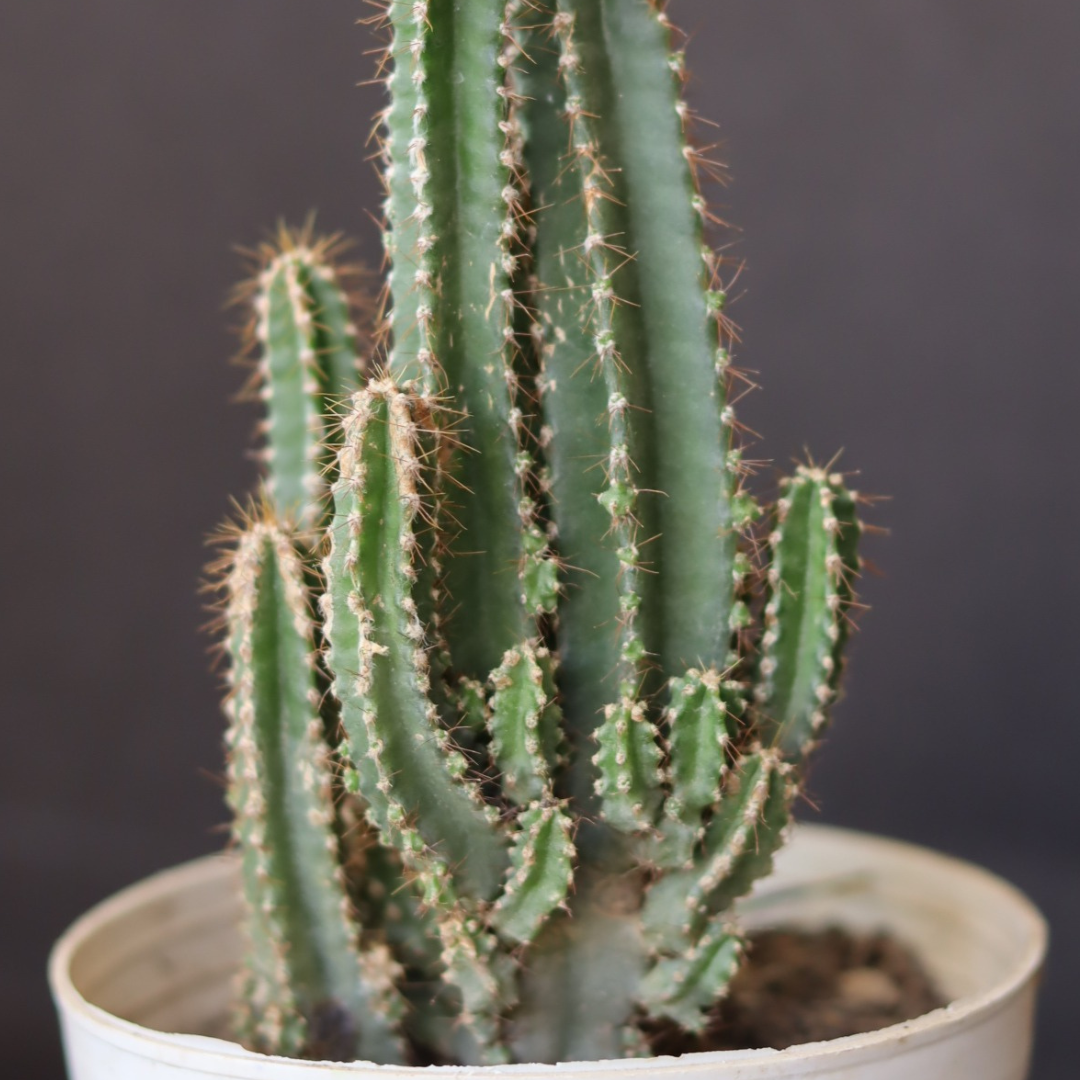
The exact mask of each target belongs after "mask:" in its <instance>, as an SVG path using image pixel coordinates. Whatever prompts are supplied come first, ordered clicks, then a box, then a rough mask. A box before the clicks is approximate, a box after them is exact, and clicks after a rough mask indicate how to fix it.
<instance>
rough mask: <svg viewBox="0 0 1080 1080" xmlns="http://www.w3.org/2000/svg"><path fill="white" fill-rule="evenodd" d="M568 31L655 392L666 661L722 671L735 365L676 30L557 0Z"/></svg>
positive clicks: (634, 1)
mask: <svg viewBox="0 0 1080 1080" xmlns="http://www.w3.org/2000/svg"><path fill="white" fill-rule="evenodd" d="M559 17H560V18H561V19H563V20H565V21H566V22H569V21H570V20H574V21H575V22H576V23H577V24H578V26H579V27H580V31H581V32H580V33H579V34H578V35H577V37H578V39H579V40H578V44H577V47H576V50H575V52H574V54H572V55H573V57H574V58H575V61H576V62H575V63H574V65H573V66H572V68H570V70H573V71H575V72H576V75H575V78H574V87H575V90H574V93H575V96H576V97H577V99H578V100H577V106H576V107H577V109H578V110H580V111H579V115H580V116H583V117H584V116H587V117H589V132H590V134H589V139H590V142H591V144H592V147H593V152H594V154H595V155H596V157H597V159H598V160H599V161H601V162H604V163H606V169H607V172H606V176H607V177H608V178H609V181H610V190H609V192H608V195H607V198H606V203H605V209H606V217H607V220H608V227H607V234H608V236H609V237H612V238H615V237H617V238H618V239H617V241H616V242H617V243H618V245H619V246H620V248H621V250H622V251H623V252H624V253H625V256H624V258H623V259H622V260H621V261H620V263H619V264H618V266H617V269H616V268H613V282H612V284H613V288H614V289H615V290H616V292H617V293H618V294H619V295H620V296H621V297H622V298H623V299H624V300H625V301H627V303H626V304H624V305H623V306H622V308H621V309H620V312H619V314H620V326H619V330H620V334H619V339H620V340H619V345H620V349H621V352H622V354H623V359H624V361H625V363H626V364H627V366H628V367H630V368H631V369H632V370H634V371H635V372H636V373H638V377H639V378H646V377H647V379H648V383H649V399H648V401H647V403H645V404H647V406H648V409H649V414H648V415H649V424H650V426H651V428H652V443H653V446H654V455H655V456H654V459H653V461H652V462H651V463H650V464H649V467H648V471H647V473H646V477H647V480H648V482H647V483H646V484H644V485H642V486H644V487H648V488H652V489H655V490H657V491H660V492H663V495H664V497H663V498H661V499H659V501H658V507H657V510H656V512H657V515H658V524H657V527H656V529H655V530H654V531H655V532H656V533H658V538H657V540H656V541H655V544H654V548H653V550H651V551H650V560H651V563H652V566H653V569H654V570H655V571H656V572H657V574H658V576H659V582H658V585H659V587H660V589H661V590H662V591H661V592H660V594H659V599H658V601H657V602H658V604H659V609H660V610H659V612H658V614H657V618H658V620H659V623H660V625H659V627H658V630H659V643H658V645H657V652H658V659H659V661H660V665H661V667H663V668H664V670H667V671H678V670H680V669H681V668H684V667H686V666H687V665H692V664H699V665H701V664H703V665H713V664H716V665H720V666H723V665H724V664H725V663H726V658H727V653H728V642H729V633H730V632H729V619H730V610H731V604H732V597H731V588H730V582H731V578H732V569H733V561H734V554H735V532H734V526H735V523H734V522H733V519H732V510H731V497H732V494H733V490H734V486H735V484H734V478H733V476H732V474H731V471H730V469H729V467H728V452H729V450H730V447H731V423H732V417H731V415H730V413H729V412H727V411H726V410H727V404H726V401H725V382H726V371H724V370H720V371H719V377H718V367H719V368H721V369H722V368H723V367H724V365H726V362H727V351H726V348H721V347H720V344H719V340H718V336H717V321H718V316H719V315H720V314H721V311H720V308H721V307H722V300H723V297H722V293H720V292H718V291H717V289H715V288H714V282H713V270H714V266H715V263H714V260H713V257H712V254H711V253H710V252H708V251H707V250H706V249H705V247H704V241H703V222H702V214H703V213H704V208H705V207H704V201H703V200H702V198H701V196H700V193H699V192H698V191H697V188H696V181H695V176H694V172H693V169H692V167H691V162H692V156H691V154H690V152H689V151H688V149H687V142H686V134H685V131H684V118H685V117H686V110H685V106H684V105H683V104H682V102H681V100H680V98H679V94H678V79H677V69H678V58H677V57H676V58H674V59H673V58H672V56H671V45H670V28H669V27H668V26H667V24H666V19H665V17H663V16H662V15H660V14H659V13H658V12H657V10H656V8H655V7H654V5H653V4H651V3H650V2H649V0H559ZM570 55H571V54H569V53H566V54H564V62H566V61H567V60H568V58H569V56H570ZM673 67H674V68H675V69H676V70H675V71H673ZM642 131H647V132H648V137H647V138H642V137H641V132H642ZM615 163H617V166H618V167H617V168H613V167H612V166H613V165H615ZM642 467H643V468H644V467H645V466H644V463H642ZM703 491H707V492H708V493H709V494H708V496H707V497H702V492H703Z"/></svg>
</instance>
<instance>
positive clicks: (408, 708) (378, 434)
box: [324, 380, 506, 899]
mask: <svg viewBox="0 0 1080 1080" xmlns="http://www.w3.org/2000/svg"><path fill="white" fill-rule="evenodd" d="M425 416H426V406H425V404H424V402H423V400H422V399H420V398H418V397H416V396H415V395H411V394H408V393H406V392H402V391H399V390H398V389H397V388H396V387H395V386H394V385H393V384H392V383H389V382H388V381H386V380H376V381H373V382H372V383H371V384H369V385H368V386H367V387H366V388H365V389H363V390H361V391H359V392H358V393H357V394H356V395H355V397H354V399H353V409H352V411H351V412H350V414H349V415H348V416H347V417H346V419H345V425H344V444H343V446H342V449H341V453H340V455H339V470H340V475H339V478H338V481H337V483H336V484H335V486H334V518H333V521H332V523H331V526H330V534H331V538H332V541H331V549H330V553H329V555H328V557H327V560H326V562H325V564H324V569H325V574H326V580H327V593H326V596H325V598H324V616H325V618H326V621H327V623H328V629H327V637H328V639H329V641H330V650H329V656H328V660H329V666H330V668H331V671H332V673H333V675H334V692H335V694H336V695H337V697H338V699H339V701H340V702H341V707H342V708H341V719H342V725H343V727H344V730H345V733H346V736H347V743H348V746H347V749H348V755H349V758H350V760H351V761H352V762H353V764H354V765H355V767H356V769H357V773H356V777H357V783H358V784H359V788H360V793H361V794H362V795H363V797H364V798H365V800H366V801H367V803H368V805H369V807H370V808H371V811H372V813H373V816H374V818H375V824H376V826H377V827H378V828H380V830H381V831H383V832H384V833H385V834H388V835H390V836H391V837H394V838H395V843H396V846H399V847H400V849H401V850H402V851H403V855H404V856H405V857H406V860H407V861H408V859H409V858H410V857H412V856H414V855H415V854H416V849H417V840H416V837H414V836H413V835H412V833H413V831H414V829H415V830H416V831H418V833H419V837H420V838H421V843H420V845H419V846H420V847H421V848H423V847H425V846H430V848H431V849H432V852H433V857H434V858H435V860H437V861H442V862H443V863H445V864H446V865H447V866H449V868H450V873H451V875H452V877H453V879H454V881H455V882H456V884H457V887H458V888H459V889H460V890H461V892H462V893H463V894H464V895H465V896H470V897H474V898H476V899H486V898H490V897H492V896H493V895H494V894H495V893H496V892H497V891H498V888H499V884H500V882H501V880H502V877H503V873H504V870H505V867H506V851H505V845H504V842H503V840H502V838H501V836H500V835H499V834H498V833H497V832H495V831H494V830H493V829H492V828H491V822H490V815H489V814H488V813H487V812H486V811H485V809H484V807H483V803H482V800H481V799H480V797H479V794H478V793H477V792H476V791H474V790H472V785H471V784H470V782H469V781H468V780H467V779H466V778H465V775H464V774H465V762H464V760H463V759H462V758H461V757H460V755H458V754H457V752H456V751H455V750H453V748H451V747H450V745H449V743H448V740H447V738H446V735H445V733H444V732H443V731H442V729H441V727H440V725H439V723H438V720H437V717H436V716H435V711H434V707H433V705H432V704H431V701H430V699H429V697H428V693H427V691H428V671H427V657H426V654H425V652H424V635H423V629H422V627H421V626H420V624H419V622H418V621H417V618H416V602H415V600H414V598H413V595H412V590H413V584H414V581H415V578H416V574H417V570H416V566H415V564H414V558H415V554H416V536H415V531H414V520H415V519H416V518H417V517H418V515H420V514H422V512H423V496H422V494H421V490H422V482H423V453H424V451H423V449H422V447H421V440H422V438H423V437H424V434H425V432H424V424H425ZM426 434H428V435H433V434H434V429H433V428H431V429H430V430H429V431H428V432H427V433H426ZM430 452H432V451H429V453H430Z"/></svg>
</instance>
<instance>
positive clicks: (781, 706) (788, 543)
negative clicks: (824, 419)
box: [754, 466, 860, 760]
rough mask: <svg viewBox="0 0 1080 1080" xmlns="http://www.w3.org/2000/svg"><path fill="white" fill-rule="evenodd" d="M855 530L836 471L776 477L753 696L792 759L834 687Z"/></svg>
mask: <svg viewBox="0 0 1080 1080" xmlns="http://www.w3.org/2000/svg"><path fill="white" fill-rule="evenodd" d="M859 531H860V526H859V523H858V519H857V517H856V516H855V500H854V497H853V496H852V495H851V493H850V492H848V490H847V488H846V487H845V486H844V480H843V477H842V476H840V475H839V474H838V473H828V472H826V471H825V470H824V469H818V468H814V467H811V466H800V467H799V469H798V471H797V472H796V473H795V475H794V476H793V477H791V478H789V479H787V480H785V481H784V487H783V493H782V495H781V498H780V500H779V501H778V503H777V510H776V520H775V525H774V528H773V532H772V534H771V536H770V538H769V546H770V549H771V550H770V569H769V577H768V581H769V589H770V596H769V598H768V601H767V603H766V605H765V613H764V633H763V635H762V638H761V659H760V661H759V663H758V673H759V678H758V682H757V685H756V688H755V691H754V695H755V702H756V706H757V708H758V710H759V711H760V713H761V715H762V723H763V724H764V725H765V727H766V730H768V731H770V732H771V733H772V734H771V738H772V739H773V741H775V742H776V744H777V745H778V746H779V747H780V748H781V749H782V750H783V752H784V753H785V754H787V755H788V756H789V757H791V758H792V759H793V760H798V759H799V758H801V757H802V756H804V755H805V754H806V752H807V750H808V749H809V748H810V746H811V745H812V744H813V743H814V742H815V741H816V740H817V738H818V737H819V736H820V734H821V732H822V730H823V728H824V726H825V723H826V717H827V714H828V708H829V705H830V704H831V703H832V701H833V699H834V698H835V696H836V692H837V688H838V686H839V678H840V672H841V668H842V664H843V656H842V649H843V645H844V642H845V640H846V637H847V624H848V621H849V619H850V607H851V603H852V598H853V583H854V580H855V578H856V577H857V576H858V573H859V563H858V554H857V550H856V549H857V544H858V535H859Z"/></svg>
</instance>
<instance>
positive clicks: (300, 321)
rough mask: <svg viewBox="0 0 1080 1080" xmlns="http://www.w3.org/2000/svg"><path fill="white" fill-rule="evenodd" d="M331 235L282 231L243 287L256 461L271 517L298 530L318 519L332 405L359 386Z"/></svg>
mask: <svg viewBox="0 0 1080 1080" xmlns="http://www.w3.org/2000/svg"><path fill="white" fill-rule="evenodd" d="M341 249H342V245H341V243H340V241H339V240H338V239H337V238H336V237H328V238H324V239H321V240H316V239H315V238H314V237H313V235H312V230H311V227H310V225H309V226H307V227H305V228H304V229H302V230H300V231H298V232H293V231H290V230H289V229H286V228H285V227H284V226H283V227H282V228H281V229H280V230H279V232H278V236H277V239H276V241H275V242H274V243H273V244H267V245H264V247H263V248H262V249H261V250H260V252H259V259H260V263H261V269H260V270H259V273H258V274H257V276H256V278H255V281H254V282H253V283H251V284H250V285H249V286H247V287H246V289H245V290H244V291H245V293H246V294H247V295H249V296H250V299H251V304H252V307H253V311H254V320H253V322H252V326H251V338H252V346H253V347H254V349H255V350H256V351H257V352H258V360H257V369H256V380H255V389H256V390H257V393H258V395H259V396H260V397H262V398H263V400H264V401H265V403H266V420H265V421H264V423H263V425H262V427H263V430H264V431H265V433H266V448H265V450H264V451H263V457H264V458H265V460H266V463H267V489H268V491H269V492H270V495H271V497H272V499H273V502H274V506H275V507H276V509H277V512H278V514H279V515H280V516H281V517H282V518H283V519H287V520H291V521H295V522H297V523H298V525H299V526H300V527H301V528H302V529H305V530H311V529H313V528H315V527H316V526H318V525H320V524H321V523H322V520H323V516H324V514H325V499H326V480H325V474H326V469H327V466H328V464H329V461H330V455H329V452H328V450H327V445H328V442H329V435H330V427H331V424H332V421H331V417H332V415H333V411H334V408H335V406H336V405H337V404H338V403H340V402H341V401H343V400H344V399H345V398H346V397H348V395H349V394H351V393H353V391H355V390H356V388H357V386H358V384H359V380H360V362H359V355H358V349H359V340H358V335H359V332H358V330H357V327H356V326H355V325H354V323H353V321H352V314H351V307H350V301H349V298H348V295H347V293H346V291H345V289H344V288H343V286H342V279H341V270H340V268H339V266H338V265H337V263H338V256H339V254H340V251H341Z"/></svg>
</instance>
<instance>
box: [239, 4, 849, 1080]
mask: <svg viewBox="0 0 1080 1080" xmlns="http://www.w3.org/2000/svg"><path fill="white" fill-rule="evenodd" d="M384 22H385V26H386V28H387V31H388V34H389V37H390V44H389V47H388V51H387V55H386V59H385V69H384V70H385V81H386V87H387V90H388V94H389V104H388V106H387V108H386V110H385V111H384V112H383V114H382V115H381V118H380V120H381V132H382V158H383V164H384V177H385V183H386V236H385V242H386V250H387V254H388V257H389V266H390V268H389V275H388V282H387V290H386V303H385V305H384V316H385V318H384V324H385V325H384V327H383V332H382V335H381V339H380V340H381V341H382V342H383V350H382V352H380V353H379V354H377V355H376V356H374V357H372V358H369V359H370V364H369V372H368V376H367V378H366V379H364V380H363V381H362V382H358V380H357V378H356V375H355V371H356V348H357V346H356V331H355V330H354V329H353V328H352V325H351V323H350V320H349V317H348V306H347V303H346V300H345V297H344V295H343V294H342V293H341V292H340V291H339V290H338V288H337V286H336V281H337V279H336V277H335V274H334V269H333V260H332V255H333V251H332V250H331V249H330V248H329V247H328V246H327V245H326V244H318V243H314V242H312V240H311V239H310V237H307V236H305V237H303V238H302V239H298V238H296V237H294V236H292V235H291V234H287V233H285V234H283V235H282V236H281V237H280V238H279V243H278V244H276V245H274V246H273V247H272V248H270V249H268V250H266V251H265V252H264V257H263V265H262V269H261V271H260V273H259V276H258V278H257V281H256V284H255V287H254V300H253V306H254V312H255V329H256V336H257V339H258V341H259V343H260V348H261V356H262V361H261V386H262V395H263V397H264V398H265V400H266V404H267V410H268V417H267V425H266V427H267V433H268V453H267V454H266V455H265V456H266V460H267V477H266V490H267V492H268V495H267V497H266V499H265V500H264V501H265V504H266V505H265V506H264V507H263V508H261V509H260V510H259V512H258V513H257V514H254V515H252V516H250V517H249V519H248V520H246V521H245V523H244V524H243V525H242V526H241V527H240V528H239V529H237V530H236V531H235V532H234V533H233V534H232V539H231V541H230V555H229V556H228V559H227V563H226V576H225V590H226V594H227V602H226V614H227V619H226V621H227V625H228V634H227V639H226V645H227V647H228V650H229V653H230V656H231V658H232V661H231V673H230V679H231V686H232V690H231V697H230V705H229V708H230V715H231V716H232V720H233V724H232V728H231V730H230V736H229V747H230V755H231V758H230V761H231V764H230V777H231V789H230V790H231V794H230V799H231V802H232V804H233V807H234V810H235V813H236V826H235V837H236V842H237V845H238V846H239V848H240V849H241V851H242V855H243V865H244V886H245V893H246V896H247V901H248V940H249V945H248V955H247V960H246V967H245V975H244V999H245V1010H244V1014H243V1015H244V1019H243V1022H242V1023H241V1024H240V1025H239V1028H238V1030H239V1032H240V1034H241V1036H242V1037H243V1038H244V1039H245V1040H246V1041H247V1042H248V1043H249V1044H251V1045H253V1046H256V1047H257V1048H260V1049H264V1050H269V1051H274V1052H281V1053H288V1054H309V1055H312V1054H318V1053H327V1052H328V1050H327V1046H328V1045H330V1046H331V1049H333V1051H334V1052H335V1053H336V1054H337V1055H338V1056H341V1057H351V1056H354V1057H360V1058H366V1059H370V1060H374V1061H380V1062H388V1063H400V1062H407V1061H410V1060H416V1059H417V1057H419V1058H420V1059H432V1058H434V1059H436V1060H442V1061H457V1062H460V1063H462V1064H487V1063H501V1062H508V1061H527V1060H532V1061H559V1060H572V1059H598V1058H605V1057H616V1056H621V1055H624V1054H640V1053H647V1052H648V1046H647V1042H646V1040H645V1038H644V1035H643V1033H642V1031H641V1030H640V1029H639V1027H638V1021H639V1020H640V1019H641V1018H642V1017H649V1018H653V1019H655V1018H666V1019H667V1020H670V1021H672V1022H674V1023H676V1024H678V1025H680V1026H682V1027H683V1028H685V1029H687V1030H691V1031H693V1030H697V1029H700V1028H701V1027H702V1025H703V1024H704V1023H705V1022H706V1019H707V1015H708V1011H709V1009H710V1008H711V1007H712V1006H713V1005H714V1004H715V1003H716V1002H717V1001H718V1000H719V999H720V998H721V997H722V996H723V994H724V992H725V989H726V986H727V984H728V982H729V980H730V978H731V976H732V974H733V972H734V971H735V970H736V968H737V966H738V964H739V962H740V958H741V956H742V954H743V951H744V942H743V938H742V935H741V933H740V931H739V928H738V925H737V920H736V919H735V917H734V914H733V912H732V904H733V902H734V901H735V900H736V899H738V898H739V897H740V896H742V895H744V894H745V893H747V892H748V891H749V890H750V888H751V887H752V885H753V883H754V882H755V880H757V879H758V878H759V877H761V876H762V875H764V874H767V873H768V871H769V869H770V867H771V863H772V858H773V855H774V853H775V852H776V850H777V849H778V848H779V847H780V845H781V844H782V842H783V839H784V837H785V835H786V832H787V828H788V824H789V820H790V812H791V806H792V802H793V799H794V796H795V793H796V791H797V789H798V784H799V779H800V774H801V770H802V767H803V764H804V761H805V758H806V755H807V753H808V751H809V749H810V747H811V746H812V745H813V743H814V742H816V741H817V739H818V737H819V735H820V733H821V729H822V727H823V725H824V723H825V720H826V716H827V712H828V709H829V706H830V705H831V704H832V702H833V700H834V699H835V697H836V694H837V691H838V679H839V675H840V671H841V667H842V655H841V651H842V649H843V646H844V643H845V639H846V637H847V631H848V621H849V618H850V609H851V606H852V604H853V601H854V594H853V591H852V590H853V582H854V579H855V577H856V576H857V573H858V565H859V563H858V554H857V542H858V535H859V524H858V520H857V517H856V514H855V505H856V500H855V496H854V495H853V494H852V493H850V492H849V491H848V490H847V489H846V487H845V486H844V481H843V478H842V477H841V476H840V475H838V474H836V473H832V472H829V471H828V470H823V469H819V468H817V467H814V466H803V467H800V468H799V469H798V470H797V472H796V473H795V475H794V476H793V477H791V478H790V479H789V480H786V481H784V482H783V489H782V493H781V497H780V498H779V500H778V501H777V503H776V505H775V506H774V507H772V508H771V509H769V510H768V514H767V519H768V520H770V521H771V523H772V524H771V532H770V533H769V534H768V539H767V542H764V543H763V542H762V541H763V540H764V536H763V535H759V533H758V531H757V529H756V523H757V522H758V520H759V519H760V518H762V517H763V515H762V511H760V510H759V509H758V507H757V504H756V503H755V501H754V499H753V497H752V496H751V495H750V494H749V493H748V492H747V491H746V490H745V489H744V480H745V473H746V470H745V468H744V466H743V464H742V462H741V457H740V452H739V450H738V447H737V446H736V442H735V432H736V421H735V417H734V414H733V411H732V408H731V404H730V401H729V397H730V382H731V379H732V373H731V369H730V360H731V356H730V349H731V342H732V334H731V328H730V324H729V323H728V322H727V319H726V316H725V315H724V302H725V295H724V289H723V285H722V266H721V262H720V259H719V258H718V257H717V256H716V255H714V254H713V253H712V252H711V251H710V250H709V249H708V248H707V247H706V245H705V242H704V236H705V224H706V221H707V219H708V210H707V207H706V204H705V200H704V197H703V195H702V193H701V190H700V187H699V183H698V175H697V174H698V171H699V169H700V168H701V167H703V166H704V163H703V162H702V161H701V159H700V158H699V156H698V154H697V152H696V151H695V150H693V149H692V146H691V144H690V142H689V139H688V132H687V129H688V125H689V122H690V117H689V115H688V112H687V109H686V106H685V104H684V103H683V102H682V99H681V97H680V84H681V79H682V70H683V64H682V57H681V55H680V54H679V53H678V52H677V51H675V50H674V48H673V44H672V42H673V31H672V28H671V26H670V25H669V23H668V21H667V17H666V15H665V14H664V11H663V7H662V5H661V4H660V3H658V2H654V0H476V2H471V0H470V3H467V4H462V3H455V2H454V0H390V2H389V3H388V4H387V6H386V11H385V17H384ZM290 522H291V523H293V524H292V525H290V524H289V523H290ZM294 526H295V528H296V530H297V532H296V534H295V535H293V534H292V533H291V532H290V529H292V528H293V527H294ZM321 533H322V534H324V535H323V539H322V540H321V541H320V540H318V537H319V535H320V534H321ZM309 589H316V590H317V591H319V592H320V594H321V595H320V599H319V602H318V608H319V611H320V612H321V616H322V619H321V623H320V624H319V625H318V626H317V627H315V626H312V623H311V619H310V611H311V608H312V604H311V600H310V598H309V596H308V594H307V590H309ZM316 646H318V650H319V651H320V653H321V659H317V660H312V659H311V656H312V652H313V650H315V649H316ZM323 668H324V669H325V672H324V673H323ZM324 682H325V685H326V686H328V687H329V692H328V693H326V694H325V695H324V696H323V700H321V701H320V693H319V691H320V689H321V688H323V687H324ZM320 708H321V709H322V712H323V713H324V714H325V715H324V717H323V718H321V719H320V718H319V710H320ZM322 727H326V728H327V730H329V731H330V732H331V733H332V740H331V741H332V745H331V746H329V747H327V746H323V745H322V744H321V743H320V741H319V738H318V737H317V736H318V732H319V731H320V730H322ZM331 762H332V766H331ZM331 793H333V794H332V795H331ZM335 806H336V807H337V808H338V809H337V811H336V812H335V810H334V807H335ZM339 859H340V860H341V861H342V863H343V865H344V868H345V869H344V872H343V871H342V869H341V868H340V866H339V862H338V861H339ZM327 1017H331V1018H333V1019H334V1020H335V1023H336V1026H333V1025H331V1027H330V1030H331V1033H332V1035H333V1038H332V1039H329V1040H328V1036H327V1034H326V1032H327V1030H328V1025H327Z"/></svg>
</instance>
